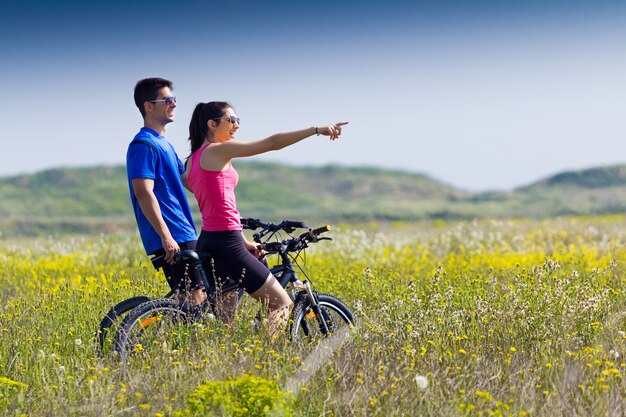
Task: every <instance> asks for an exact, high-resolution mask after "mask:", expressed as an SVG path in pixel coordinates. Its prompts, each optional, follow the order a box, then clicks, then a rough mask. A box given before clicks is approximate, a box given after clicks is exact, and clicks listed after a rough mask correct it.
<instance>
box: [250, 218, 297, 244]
mask: <svg viewBox="0 0 626 417" xmlns="http://www.w3.org/2000/svg"><path fill="white" fill-rule="evenodd" d="M241 226H242V227H243V228H244V229H250V230H256V229H258V228H261V229H262V230H261V231H260V232H257V233H255V234H254V236H253V238H254V241H255V242H258V243H261V238H262V237H263V236H265V235H267V234H268V233H276V232H278V231H281V230H282V231H285V232H287V233H293V232H294V231H295V230H296V229H307V226H306V225H305V224H304V222H301V221H298V220H283V221H282V222H280V223H278V224H274V223H265V222H262V221H261V220H259V219H253V218H250V217H248V218H242V219H241Z"/></svg>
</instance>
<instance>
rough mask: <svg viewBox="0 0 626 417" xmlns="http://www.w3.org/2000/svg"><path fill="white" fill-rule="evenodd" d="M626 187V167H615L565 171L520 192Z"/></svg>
mask: <svg viewBox="0 0 626 417" xmlns="http://www.w3.org/2000/svg"><path fill="white" fill-rule="evenodd" d="M624 186H626V165H613V166H608V167H603V168H590V169H584V170H578V171H565V172H561V173H559V174H556V175H553V176H551V177H548V178H546V179H544V180H541V181H538V182H536V183H534V184H531V185H529V186H526V187H521V188H519V190H520V191H528V190H532V189H533V188H542V187H552V188H554V187H575V188H610V187H624Z"/></svg>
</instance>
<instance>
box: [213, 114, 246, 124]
mask: <svg viewBox="0 0 626 417" xmlns="http://www.w3.org/2000/svg"><path fill="white" fill-rule="evenodd" d="M222 119H226V120H228V121H229V122H231V123H232V124H235V123H237V124H240V123H239V117H235V116H224V117H214V118H213V119H211V120H222Z"/></svg>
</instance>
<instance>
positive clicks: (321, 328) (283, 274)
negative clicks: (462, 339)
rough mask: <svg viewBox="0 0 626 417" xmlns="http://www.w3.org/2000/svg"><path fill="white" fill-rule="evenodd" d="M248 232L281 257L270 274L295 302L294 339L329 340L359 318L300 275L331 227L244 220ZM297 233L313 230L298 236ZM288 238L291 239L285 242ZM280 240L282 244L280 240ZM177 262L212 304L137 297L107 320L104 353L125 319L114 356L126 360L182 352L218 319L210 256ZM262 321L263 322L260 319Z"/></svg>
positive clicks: (188, 254) (191, 254) (185, 254)
mask: <svg viewBox="0 0 626 417" xmlns="http://www.w3.org/2000/svg"><path fill="white" fill-rule="evenodd" d="M242 225H243V227H244V228H246V229H250V230H257V229H261V230H260V231H259V232H256V233H254V235H253V239H254V241H255V242H257V243H258V244H260V245H261V246H262V248H263V250H264V251H265V252H266V254H267V255H277V256H278V264H277V265H276V266H273V267H272V268H270V271H271V272H272V274H273V275H274V276H275V277H276V279H277V280H278V281H279V282H280V284H281V286H282V287H283V288H286V289H287V290H288V293H289V295H290V296H291V297H292V299H293V302H294V304H293V310H292V312H291V316H290V321H289V323H290V324H289V334H290V336H291V337H292V338H294V337H295V338H298V337H300V336H302V337H304V338H306V339H308V340H311V339H315V338H319V337H324V336H327V335H329V334H331V333H333V332H336V331H337V330H338V329H340V328H342V327H347V326H352V325H353V324H354V316H353V314H352V312H351V311H350V309H349V308H348V307H347V306H346V305H345V304H344V303H343V302H342V301H341V300H339V299H338V298H337V297H335V296H332V295H329V294H325V293H320V292H318V291H316V290H315V288H314V287H313V285H312V284H311V281H310V279H309V278H308V277H306V279H305V280H300V278H299V276H298V272H297V271H296V269H299V270H300V272H301V273H302V274H303V275H305V276H306V274H305V271H304V270H303V267H304V265H303V263H304V262H303V261H304V260H305V256H304V252H305V250H306V248H307V247H308V246H309V245H310V244H311V243H316V242H319V241H322V240H332V239H330V238H328V237H320V235H321V234H323V233H325V232H327V231H329V230H330V227H329V226H324V227H320V228H317V229H309V228H308V227H307V226H306V225H305V224H304V223H302V222H297V221H290V220H283V221H282V222H280V223H278V224H274V223H264V222H262V221H260V220H258V219H242ZM297 229H307V231H306V232H304V233H301V234H299V235H297V236H293V233H294V232H295V231H296V230H297ZM283 232H284V233H286V234H287V235H288V236H289V238H288V239H282V236H283V235H282V234H283ZM277 238H278V240H277ZM175 260H176V261H177V262H186V263H188V264H189V265H190V268H193V269H194V271H193V273H196V274H199V275H200V276H201V277H203V279H204V281H205V287H206V288H207V295H208V297H207V301H206V302H205V303H203V304H202V305H201V306H199V307H198V306H192V305H190V304H187V303H185V302H181V301H179V300H177V299H175V298H170V297H171V295H172V294H173V291H172V292H170V293H169V294H168V296H167V297H164V298H157V299H147V297H133V298H131V299H128V300H125V301H123V302H122V303H119V304H118V305H117V306H115V307H114V308H112V309H111V311H110V312H109V314H108V315H107V316H106V317H105V318H104V319H103V321H102V322H101V325H100V329H99V342H100V347H101V348H104V344H105V343H106V342H105V340H106V335H107V333H108V331H109V329H110V327H111V326H112V325H113V323H114V322H115V319H118V320H119V318H120V317H121V316H123V315H124V314H125V317H124V318H123V320H121V322H120V323H119V325H118V328H117V331H116V332H115V340H114V350H115V351H116V352H118V353H119V354H120V356H121V358H122V360H124V359H125V358H126V356H127V355H129V354H140V353H141V352H144V351H146V350H147V349H148V350H152V349H154V348H155V347H156V348H157V349H159V348H162V347H168V348H169V347H172V346H178V345H181V344H182V343H185V342H186V341H187V339H189V337H190V334H191V333H193V332H190V331H187V329H188V327H189V326H190V325H191V326H193V325H194V324H196V323H201V322H202V321H203V320H205V319H206V316H207V315H208V314H214V313H215V301H216V297H215V295H216V291H217V290H216V289H215V288H213V287H212V286H209V283H208V280H206V271H211V270H212V269H211V268H210V261H211V258H210V255H209V254H198V253H197V252H195V251H191V250H185V251H181V252H179V253H178V254H177V255H176V256H175ZM219 290H220V291H222V292H228V291H232V290H239V291H240V294H242V290H241V287H240V284H239V283H236V282H230V283H226V284H224V286H223V287H222V288H220V289H219ZM257 317H260V316H257Z"/></svg>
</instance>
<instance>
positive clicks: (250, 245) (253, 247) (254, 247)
mask: <svg viewBox="0 0 626 417" xmlns="http://www.w3.org/2000/svg"><path fill="white" fill-rule="evenodd" d="M243 244H244V245H245V247H246V249H247V250H248V251H249V252H250V253H251V254H253V255H254V256H255V257H257V258H260V257H261V256H263V255H265V251H264V250H263V249H261V246H260V245H259V244H258V243H255V242H250V241H249V240H248V239H246V238H245V237H244V241H243Z"/></svg>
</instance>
